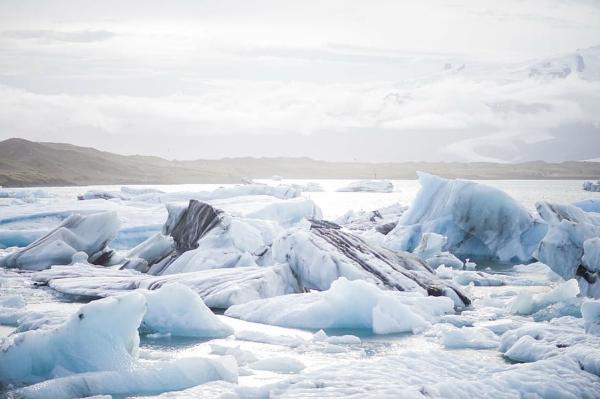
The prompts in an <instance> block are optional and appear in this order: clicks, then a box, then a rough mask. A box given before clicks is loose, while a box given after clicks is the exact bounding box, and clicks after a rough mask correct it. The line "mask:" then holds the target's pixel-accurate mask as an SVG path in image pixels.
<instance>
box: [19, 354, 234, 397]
mask: <svg viewBox="0 0 600 399" xmlns="http://www.w3.org/2000/svg"><path fill="white" fill-rule="evenodd" d="M217 380H225V381H229V382H237V365H236V364H235V360H234V359H233V358H231V357H222V358H215V359H211V358H199V357H186V358H181V359H176V360H173V361H168V362H158V363H156V364H151V365H148V366H146V367H141V366H136V367H133V368H129V369H124V370H119V371H97V372H87V373H82V374H76V375H73V376H69V377H63V378H57V379H53V380H49V381H45V382H41V383H38V384H35V385H31V386H28V387H25V388H21V389H19V390H17V391H16V394H17V395H18V397H23V398H31V399H55V398H62V399H72V398H73V399H74V398H82V397H91V396H95V395H104V394H108V395H111V396H110V397H112V395H115V396H118V397H125V396H130V395H134V396H138V395H142V394H153V393H156V392H168V391H178V390H181V389H186V388H189V387H193V386H196V385H200V384H204V383H207V382H210V381H217Z"/></svg>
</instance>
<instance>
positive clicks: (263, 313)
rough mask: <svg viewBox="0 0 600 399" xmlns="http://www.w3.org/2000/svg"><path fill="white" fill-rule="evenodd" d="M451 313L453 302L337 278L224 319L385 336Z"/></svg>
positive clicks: (235, 310) (239, 308)
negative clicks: (313, 289)
mask: <svg viewBox="0 0 600 399" xmlns="http://www.w3.org/2000/svg"><path fill="white" fill-rule="evenodd" d="M358 299H360V300H358ZM452 311H453V302H452V300H451V299H449V298H446V297H424V296H420V295H417V294H414V295H406V294H403V293H398V292H393V291H382V290H381V289H379V288H377V287H376V286H375V285H373V284H370V283H367V282H365V281H362V280H356V281H349V280H347V279H345V278H343V277H342V278H339V279H338V280H336V281H334V283H333V284H332V285H331V288H330V289H329V290H327V291H323V292H311V293H306V294H296V295H286V296H280V297H274V298H269V299H264V300H257V301H252V302H249V303H246V304H244V305H236V306H232V307H231V308H229V309H228V310H227V311H226V312H225V314H226V315H227V316H231V317H236V318H240V319H243V320H248V321H255V322H260V323H265V324H272V325H278V326H283V327H298V328H312V329H321V328H356V329H371V330H372V331H373V332H374V333H376V334H389V333H396V332H418V331H422V330H423V329H425V328H427V327H428V326H429V325H430V322H432V321H434V320H435V319H436V318H437V317H438V316H441V315H443V314H446V313H451V312H452Z"/></svg>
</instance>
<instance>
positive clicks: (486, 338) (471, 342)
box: [439, 325, 500, 349]
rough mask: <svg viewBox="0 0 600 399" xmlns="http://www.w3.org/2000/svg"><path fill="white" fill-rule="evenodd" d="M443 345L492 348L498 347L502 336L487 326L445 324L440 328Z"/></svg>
mask: <svg viewBox="0 0 600 399" xmlns="http://www.w3.org/2000/svg"><path fill="white" fill-rule="evenodd" d="M439 336H440V340H441V343H442V345H444V346H445V347H446V348H451V349H464V348H470V349H491V348H496V347H498V344H499V343H500V338H499V337H498V336H497V335H496V334H494V333H493V332H492V331H491V330H489V329H487V328H485V327H467V326H466V327H461V328H457V327H455V326H452V325H443V326H440V328H439Z"/></svg>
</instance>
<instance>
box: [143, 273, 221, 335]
mask: <svg viewBox="0 0 600 399" xmlns="http://www.w3.org/2000/svg"><path fill="white" fill-rule="evenodd" d="M140 292H142V293H143V294H144V296H145V297H146V301H147V307H148V310H147V311H146V314H145V315H144V319H143V321H142V325H141V327H142V329H143V330H144V331H147V332H157V333H161V334H170V335H173V336H178V337H202V338H223V337H226V336H228V335H231V334H233V329H232V328H231V327H229V326H228V325H227V324H225V323H223V322H222V321H221V320H219V319H218V318H217V316H215V315H214V314H213V312H211V310H210V309H209V308H208V307H207V306H206V305H205V304H204V302H203V301H202V298H200V296H199V295H198V294H197V293H196V292H194V291H193V290H192V289H191V288H189V287H188V286H186V285H183V284H178V283H173V284H166V285H163V286H162V287H160V288H159V289H157V290H154V291H148V290H143V291H140Z"/></svg>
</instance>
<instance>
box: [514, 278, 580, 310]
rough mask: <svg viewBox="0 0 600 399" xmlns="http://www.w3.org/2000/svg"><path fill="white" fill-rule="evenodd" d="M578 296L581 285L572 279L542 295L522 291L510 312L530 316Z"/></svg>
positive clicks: (515, 299)
mask: <svg viewBox="0 0 600 399" xmlns="http://www.w3.org/2000/svg"><path fill="white" fill-rule="evenodd" d="M577 295H579V285H578V284H577V281H576V280H575V279H571V280H569V281H565V282H564V283H561V284H559V285H557V286H556V287H554V288H553V289H552V290H550V291H549V292H546V293H542V294H535V295H533V294H531V293H530V292H528V291H521V292H520V293H519V294H518V295H517V296H516V297H515V298H514V299H513V300H512V302H511V304H510V311H511V313H515V314H522V315H528V314H532V313H534V312H537V311H538V310H540V309H542V308H544V307H546V306H549V305H551V304H553V303H557V302H562V301H568V300H572V299H573V298H576V297H577Z"/></svg>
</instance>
